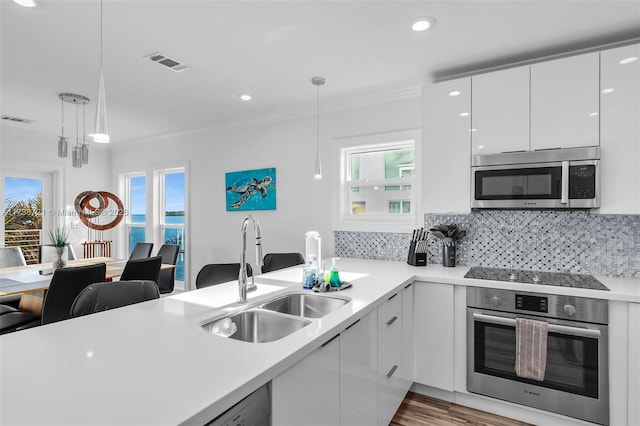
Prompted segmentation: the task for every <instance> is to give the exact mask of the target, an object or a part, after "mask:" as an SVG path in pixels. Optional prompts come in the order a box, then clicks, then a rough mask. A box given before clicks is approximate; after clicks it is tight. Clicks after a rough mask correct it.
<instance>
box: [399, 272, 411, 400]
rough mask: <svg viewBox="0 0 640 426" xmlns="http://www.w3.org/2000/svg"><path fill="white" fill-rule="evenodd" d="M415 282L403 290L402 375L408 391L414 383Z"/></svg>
mask: <svg viewBox="0 0 640 426" xmlns="http://www.w3.org/2000/svg"><path fill="white" fill-rule="evenodd" d="M413 287H414V285H413V283H411V284H408V285H406V286H405V287H404V289H403V290H402V365H401V367H402V368H401V369H400V377H401V378H402V379H403V380H404V381H405V384H404V387H405V389H406V390H407V391H408V390H409V388H410V387H411V385H412V384H413Z"/></svg>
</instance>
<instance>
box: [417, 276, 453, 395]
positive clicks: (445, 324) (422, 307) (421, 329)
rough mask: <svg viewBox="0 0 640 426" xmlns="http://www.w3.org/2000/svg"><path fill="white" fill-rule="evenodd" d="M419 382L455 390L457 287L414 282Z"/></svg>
mask: <svg viewBox="0 0 640 426" xmlns="http://www.w3.org/2000/svg"><path fill="white" fill-rule="evenodd" d="M414 304H415V306H417V307H418V309H416V310H415V311H414V345H415V351H414V352H415V365H414V368H415V371H414V377H415V382H417V383H420V384H423V385H427V386H432V387H435V388H440V389H444V390H448V391H453V390H454V360H455V357H454V352H455V351H454V337H455V333H454V286H453V285H450V284H439V283H430V282H419V281H417V282H415V283H414Z"/></svg>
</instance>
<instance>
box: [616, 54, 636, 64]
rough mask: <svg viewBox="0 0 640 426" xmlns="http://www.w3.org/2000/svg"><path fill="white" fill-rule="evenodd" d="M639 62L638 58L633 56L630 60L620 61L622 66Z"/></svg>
mask: <svg viewBox="0 0 640 426" xmlns="http://www.w3.org/2000/svg"><path fill="white" fill-rule="evenodd" d="M637 60H638V57H637V56H631V57H629V58H624V59H623V60H621V61H620V64H621V65H626V64H630V63H632V62H635V61H637Z"/></svg>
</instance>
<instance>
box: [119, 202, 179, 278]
mask: <svg viewBox="0 0 640 426" xmlns="http://www.w3.org/2000/svg"><path fill="white" fill-rule="evenodd" d="M170 213H174V214H172V215H167V217H166V219H165V220H166V221H167V223H171V224H181V225H184V212H170ZM131 221H132V222H136V223H145V222H146V217H145V215H144V214H132V215H131ZM167 231H175V230H173V229H171V230H169V229H167V230H165V234H164V239H163V241H164V244H178V245H179V246H180V253H179V254H178V262H177V263H176V280H178V281H184V231H183V230H180V231H179V232H167ZM129 240H130V244H131V246H130V247H133V246H135V245H136V243H144V242H145V230H144V227H142V228H139V227H132V228H131V231H130V238H129Z"/></svg>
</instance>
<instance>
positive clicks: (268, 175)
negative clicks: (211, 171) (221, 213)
mask: <svg viewBox="0 0 640 426" xmlns="http://www.w3.org/2000/svg"><path fill="white" fill-rule="evenodd" d="M225 185H226V188H227V195H226V197H227V202H226V206H227V211H228V212H231V211H242V210H275V209H276V169H275V168H274V167H272V168H268V169H258V170H244V171H240V172H229V173H226V174H225Z"/></svg>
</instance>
